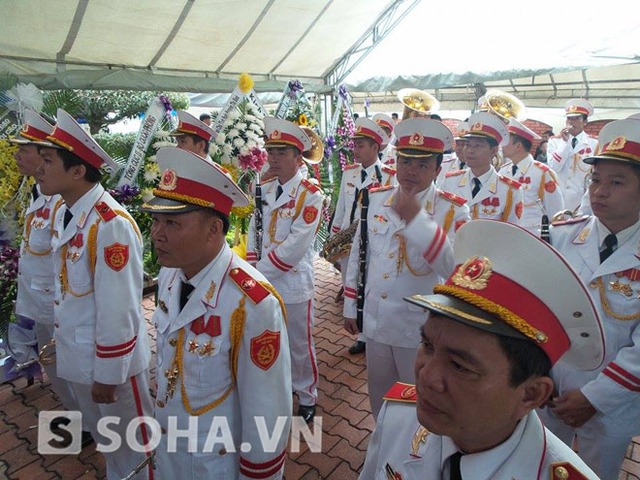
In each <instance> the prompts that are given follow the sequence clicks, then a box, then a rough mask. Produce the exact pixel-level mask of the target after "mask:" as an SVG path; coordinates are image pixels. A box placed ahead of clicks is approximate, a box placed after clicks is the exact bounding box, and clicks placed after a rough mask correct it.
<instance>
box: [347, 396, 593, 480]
mask: <svg viewBox="0 0 640 480" xmlns="http://www.w3.org/2000/svg"><path fill="white" fill-rule="evenodd" d="M457 451H458V448H457V446H456V445H455V443H454V442H453V440H451V438H449V437H443V436H440V435H435V434H432V433H429V432H428V431H427V430H426V429H425V428H424V427H422V426H421V425H420V424H419V423H418V419H417V417H416V406H415V401H414V402H407V401H406V400H405V401H389V400H387V401H386V402H385V403H384V406H383V407H382V410H381V411H380V416H379V417H378V421H377V423H376V429H375V430H374V432H373V436H372V437H371V440H370V442H369V447H368V449H367V457H366V460H365V463H364V467H363V468H362V472H361V473H360V477H359V478H360V480H387V479H391V478H393V479H401V480H427V479H428V480H441V479H443V480H444V479H448V478H449V463H450V462H449V457H450V456H451V455H453V454H454V453H456V452H457ZM460 470H461V474H462V478H464V479H472V480H532V479H536V480H544V479H549V480H560V479H567V480H571V479H576V480H577V479H589V480H598V476H597V475H596V474H595V473H593V472H592V471H591V470H590V469H589V467H587V466H586V465H585V463H584V462H583V461H582V460H580V458H579V457H578V455H577V454H576V453H575V452H573V451H572V450H571V449H570V448H569V447H568V446H567V445H565V444H564V443H562V442H561V441H560V440H559V439H558V438H557V437H556V436H555V435H553V434H552V433H551V432H550V431H549V430H547V429H546V428H545V427H544V426H543V425H542V423H541V422H540V419H539V418H538V416H537V415H536V413H535V412H530V413H529V414H528V415H526V416H525V417H524V418H523V419H522V420H520V422H519V423H518V424H517V426H516V429H515V430H514V432H513V433H512V435H511V436H510V437H509V438H508V439H507V440H506V441H505V442H503V443H502V444H500V445H498V446H497V447H494V448H492V449H491V450H487V451H485V452H480V453H475V454H467V455H463V456H462V458H461V461H460ZM394 475H395V476H394Z"/></svg>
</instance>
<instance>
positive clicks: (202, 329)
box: [189, 315, 222, 337]
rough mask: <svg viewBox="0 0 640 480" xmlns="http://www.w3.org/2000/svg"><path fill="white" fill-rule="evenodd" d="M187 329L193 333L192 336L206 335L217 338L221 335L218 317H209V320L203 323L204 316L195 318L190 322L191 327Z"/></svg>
mask: <svg viewBox="0 0 640 480" xmlns="http://www.w3.org/2000/svg"><path fill="white" fill-rule="evenodd" d="M189 328H190V329H191V331H192V332H193V333H194V335H200V334H201V333H206V334H207V335H209V336H210V337H217V336H219V335H221V334H222V327H221V326H220V316H219V315H210V316H209V319H208V320H207V321H206V322H205V321H204V316H201V317H199V318H196V319H195V320H194V321H193V322H191V326H190V327H189Z"/></svg>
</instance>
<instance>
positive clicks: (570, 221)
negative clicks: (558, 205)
mask: <svg viewBox="0 0 640 480" xmlns="http://www.w3.org/2000/svg"><path fill="white" fill-rule="evenodd" d="M588 218H589V215H583V216H581V217H576V218H569V219H567V220H560V221H559V222H553V223H552V224H551V225H553V226H554V227H560V226H562V225H573V224H574V223H582V222H584V221H585V220H587V219H588Z"/></svg>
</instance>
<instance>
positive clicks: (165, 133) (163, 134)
mask: <svg viewBox="0 0 640 480" xmlns="http://www.w3.org/2000/svg"><path fill="white" fill-rule="evenodd" d="M169 133H171V132H169V131H168V130H156V133H155V134H154V137H156V138H167V137H168V136H169Z"/></svg>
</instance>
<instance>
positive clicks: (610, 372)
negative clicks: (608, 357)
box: [602, 368, 640, 392]
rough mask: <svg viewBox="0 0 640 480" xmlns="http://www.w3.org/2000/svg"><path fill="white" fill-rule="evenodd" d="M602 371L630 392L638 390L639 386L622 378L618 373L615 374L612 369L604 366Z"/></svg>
mask: <svg viewBox="0 0 640 480" xmlns="http://www.w3.org/2000/svg"><path fill="white" fill-rule="evenodd" d="M602 373H604V374H605V375H606V376H607V377H609V378H610V379H611V380H613V381H614V382H616V383H619V384H620V385H622V386H623V387H624V388H626V389H627V390H630V391H632V392H640V387H639V386H637V385H634V384H632V383H629V382H627V381H626V380H625V379H624V378H621V377H619V376H618V375H616V373H615V372H614V371H613V370H611V369H610V368H605V369H604V370H603V371H602Z"/></svg>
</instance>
